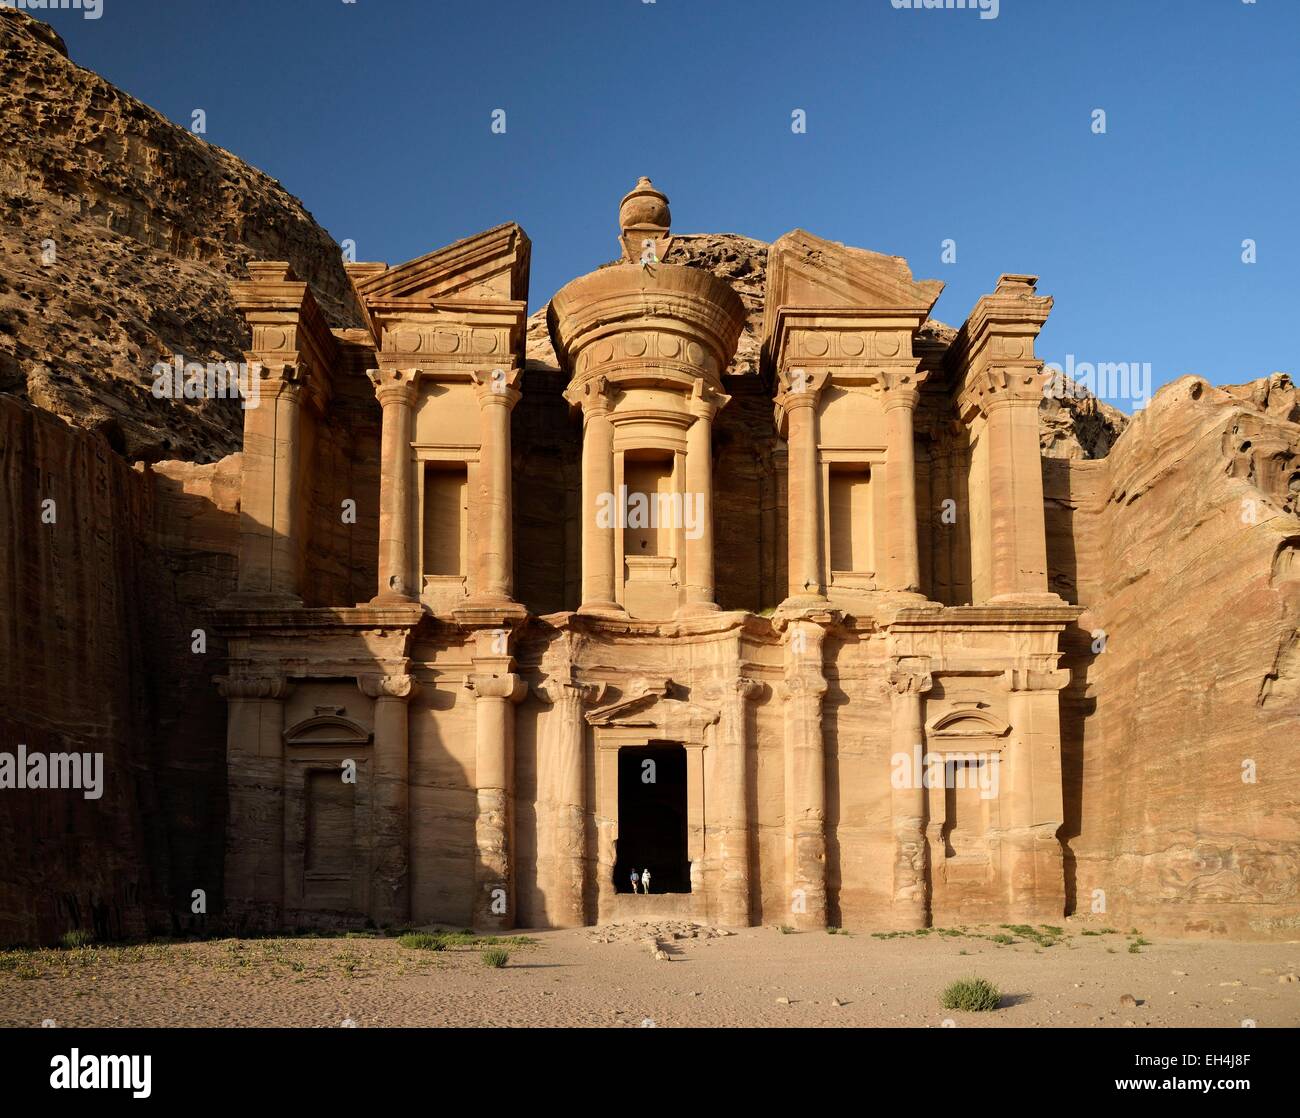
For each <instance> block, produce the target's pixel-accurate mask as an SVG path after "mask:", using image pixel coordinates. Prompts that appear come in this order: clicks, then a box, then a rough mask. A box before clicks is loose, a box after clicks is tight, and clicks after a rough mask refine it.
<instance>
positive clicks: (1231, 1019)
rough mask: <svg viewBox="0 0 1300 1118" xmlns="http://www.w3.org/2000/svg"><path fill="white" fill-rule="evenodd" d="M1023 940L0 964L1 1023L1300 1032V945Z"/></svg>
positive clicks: (562, 942) (340, 948)
mask: <svg viewBox="0 0 1300 1118" xmlns="http://www.w3.org/2000/svg"><path fill="white" fill-rule="evenodd" d="M1036 934H1037V936H1038V937H1039V941H1038V942H1036V941H1035V939H1034V938H1028V937H1026V936H1025V935H1023V934H1019V933H1016V932H1009V931H1007V930H1006V929H1003V928H982V929H966V930H965V931H964V933H962V934H957V933H953V932H949V933H938V932H931V933H930V934H927V935H900V936H896V937H893V938H882V937H879V936H873V935H871V934H868V933H853V934H843V933H841V934H838V935H831V934H827V933H825V932H802V933H794V934H782V933H781V932H780V931H779V930H778V929H775V928H753V929H749V930H744V931H739V932H736V933H734V934H719V933H715V932H714V931H713V930H712V929H693V928H692V927H691V926H690V925H686V924H673V923H667V922H665V923H661V924H658V925H653V926H648V925H624V926H618V927H615V928H603V929H595V928H586V929H578V930H571V931H542V932H533V933H528V935H529V937H530V939H531V940H532V941H533V942H531V943H528V944H523V945H518V944H512V945H507V946H508V950H509V951H510V960H509V963H508V965H507V966H506V967H504V968H501V969H489V968H487V967H485V966H483V964H482V962H481V959H480V954H481V951H482V947H480V946H461V947H454V948H450V949H448V950H445V951H441V952H432V951H418V950H412V949H410V948H406V947H403V946H401V945H399V944H398V942H397V941H396V940H393V939H377V938H314V937H312V938H307V937H303V938H286V939H252V940H229V939H225V940H210V941H205V942H190V943H167V944H146V945H138V946H127V947H103V948H97V947H89V948H80V949H75V950H57V951H18V952H4V953H0V1025H5V1026H15V1025H16V1026H35V1025H39V1024H41V1023H42V1021H45V1020H52V1021H53V1022H54V1023H55V1024H56V1025H58V1026H79V1025H80V1026H89V1025H99V1026H168V1027H177V1026H231V1025H234V1026H241V1025H257V1026H281V1025H290V1026H311V1027H337V1026H340V1025H344V1024H345V1023H354V1024H355V1025H356V1026H357V1027H359V1028H366V1027H382V1026H463V1025H506V1026H566V1025H571V1026H619V1027H628V1028H636V1027H647V1026H649V1025H653V1026H655V1027H684V1026H773V1025H775V1026H864V1025H888V1026H911V1027H920V1026H924V1027H931V1028H934V1027H942V1026H943V1025H944V1024H945V1022H946V1021H947V1022H951V1024H952V1025H955V1026H956V1027H960V1028H969V1027H976V1028H983V1027H997V1026H1012V1027H1026V1026H1032V1027H1042V1026H1084V1027H1103V1028H1104V1027H1126V1026H1127V1027H1139V1028H1143V1027H1152V1026H1157V1027H1158V1026H1168V1025H1190V1026H1207V1027H1222V1028H1240V1027H1241V1025H1242V1022H1243V1020H1247V1019H1249V1020H1253V1021H1254V1022H1256V1024H1257V1026H1258V1027H1260V1028H1268V1027H1295V1026H1297V1025H1300V981H1296V980H1295V977H1294V976H1295V975H1296V974H1297V972H1300V943H1294V942H1293V943H1281V944H1243V943H1225V942H1200V941H1163V942H1160V941H1158V942H1153V943H1150V944H1143V943H1142V942H1140V941H1138V940H1137V937H1135V936H1134V935H1132V934H1129V933H1127V932H1114V933H1108V934H1103V935H1083V934H1081V933H1079V932H1078V931H1066V932H1064V933H1063V934H1062V935H1061V936H1060V937H1057V936H1055V935H1054V934H1053V933H1051V932H1048V933H1044V932H1042V931H1041V930H1039V931H1037V933H1036ZM993 935H1002V936H1008V935H1009V936H1010V937H1011V938H1012V939H1013V940H1014V942H1012V943H1009V944H1006V943H998V942H995V941H994V940H993V939H991V938H989V937H991V936H993ZM675 937H680V938H675ZM656 942H657V944H658V946H659V949H660V953H661V955H662V956H664V957H663V958H656V957H655V954H654V944H655V943H656ZM1135 942H1137V944H1138V950H1137V951H1130V950H1129V946H1130V944H1133V943H1135ZM1045 943H1050V944H1052V945H1051V946H1045V945H1044V944H1045ZM965 976H978V977H982V978H986V979H989V980H990V981H992V982H994V983H996V984H997V985H998V987H999V988H1000V989H1001V990H1002V992H1003V995H1004V996H1003V1000H1002V1004H1001V1006H1000V1007H999V1008H998V1009H997V1010H995V1011H993V1012H989V1013H962V1012H956V1011H951V1010H945V1009H943V1008H941V1006H940V992H941V991H942V989H943V988H944V986H945V985H947V984H948V983H949V982H950V981H952V980H953V979H955V978H960V977H965ZM1125 995H1128V996H1129V997H1128V998H1126V997H1125ZM1130 999H1132V1000H1133V1001H1135V1002H1136V1004H1135V1005H1134V1004H1129V1001H1130ZM836 1001H838V1002H839V1003H841V1004H838V1005H836V1004H835V1002H836Z"/></svg>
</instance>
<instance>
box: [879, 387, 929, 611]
mask: <svg viewBox="0 0 1300 1118" xmlns="http://www.w3.org/2000/svg"><path fill="white" fill-rule="evenodd" d="M882 378H883V381H884V387H885V392H884V398H885V428H886V438H887V439H888V442H889V445H888V451H887V453H888V457H889V460H888V463H887V465H886V467H885V482H886V486H885V488H886V498H885V500H886V507H887V508H888V509H889V520H888V522H887V523H886V525H885V548H886V555H887V559H888V569H887V571H886V573H885V578H886V580H887V581H886V585H887V586H888V588H889V589H891V590H903V591H918V590H919V589H920V585H921V564H920V559H919V557H918V550H917V535H916V444H915V441H914V437H913V430H912V417H913V415H914V413H915V410H916V401H917V396H918V391H917V388H918V386H919V383H920V381H921V380H923V379H924V375H923V374H922V375H918V374H917V373H915V372H913V371H911V370H898V371H894V370H887V371H885V372H884V373H883V374H882Z"/></svg>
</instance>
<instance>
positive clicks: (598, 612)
mask: <svg viewBox="0 0 1300 1118" xmlns="http://www.w3.org/2000/svg"><path fill="white" fill-rule="evenodd" d="M578 612H579V613H580V614H582V615H584V616H586V617H617V618H626V617H627V616H628V612H627V610H626V609H624V608H623V607H622V606H620V605H619V604H618V603H617V602H583V603H582V605H580V606H579V607H578Z"/></svg>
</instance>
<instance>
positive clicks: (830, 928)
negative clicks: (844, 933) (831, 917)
mask: <svg viewBox="0 0 1300 1118" xmlns="http://www.w3.org/2000/svg"><path fill="white" fill-rule="evenodd" d="M826 934H827V935H828V936H837V935H839V934H840V930H839V928H837V927H835V925H834V924H829V925H827V927H826Z"/></svg>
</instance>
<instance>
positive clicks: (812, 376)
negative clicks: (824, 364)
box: [776, 368, 831, 413]
mask: <svg viewBox="0 0 1300 1118" xmlns="http://www.w3.org/2000/svg"><path fill="white" fill-rule="evenodd" d="M777 376H778V377H779V378H780V382H781V387H780V391H779V392H778V393H777V396H776V405H777V407H778V408H779V409H781V410H783V411H785V412H787V413H789V412H792V411H794V410H795V409H796V408H805V407H806V408H811V407H815V406H816V404H817V398H818V396H819V395H820V394H821V391H822V389H823V388H825V387H826V385H827V384H828V383H829V382H830V379H831V374H830V370H829V369H804V368H791V369H785V370H782V371H781V372H779V373H778V374H777Z"/></svg>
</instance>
